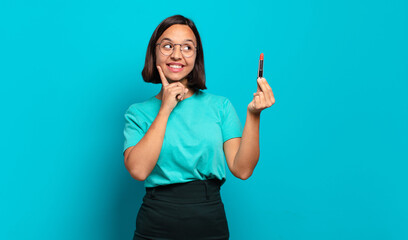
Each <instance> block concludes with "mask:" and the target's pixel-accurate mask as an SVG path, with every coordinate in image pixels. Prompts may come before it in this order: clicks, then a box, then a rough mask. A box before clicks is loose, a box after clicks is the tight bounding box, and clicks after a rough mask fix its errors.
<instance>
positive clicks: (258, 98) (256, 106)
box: [248, 53, 275, 115]
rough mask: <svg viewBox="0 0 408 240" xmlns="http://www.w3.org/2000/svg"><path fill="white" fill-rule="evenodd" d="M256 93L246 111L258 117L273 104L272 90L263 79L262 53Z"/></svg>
mask: <svg viewBox="0 0 408 240" xmlns="http://www.w3.org/2000/svg"><path fill="white" fill-rule="evenodd" d="M257 83H258V84H257V85H258V87H257V92H256V93H254V98H253V100H252V101H251V102H250V103H249V104H248V111H249V112H250V113H253V114H257V115H259V114H260V113H261V111H262V110H264V109H266V108H269V107H270V106H272V105H273V104H274V103H275V97H274V96H273V92H272V88H271V87H270V86H269V84H268V82H267V81H266V79H265V78H263V53H262V54H261V57H260V60H259V70H258V79H257Z"/></svg>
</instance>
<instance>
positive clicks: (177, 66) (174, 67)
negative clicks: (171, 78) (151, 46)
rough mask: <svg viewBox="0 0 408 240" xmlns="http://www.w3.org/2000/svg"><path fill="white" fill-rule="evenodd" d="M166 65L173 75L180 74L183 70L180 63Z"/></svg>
mask: <svg viewBox="0 0 408 240" xmlns="http://www.w3.org/2000/svg"><path fill="white" fill-rule="evenodd" d="M166 65H167V67H168V68H169V70H170V71H172V72H175V73H177V72H181V71H182V70H183V68H184V65H183V64H181V63H169V64H166Z"/></svg>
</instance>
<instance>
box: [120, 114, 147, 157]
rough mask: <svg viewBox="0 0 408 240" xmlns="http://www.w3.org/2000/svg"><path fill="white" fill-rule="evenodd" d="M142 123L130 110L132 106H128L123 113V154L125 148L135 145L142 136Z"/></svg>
mask: <svg viewBox="0 0 408 240" xmlns="http://www.w3.org/2000/svg"><path fill="white" fill-rule="evenodd" d="M141 126H142V123H141V121H140V120H139V119H138V117H137V116H136V114H135V112H134V111H132V107H129V108H128V110H127V111H126V113H125V128H124V130H123V135H124V136H125V142H124V148H123V154H125V151H126V149H128V148H129V147H132V146H134V145H136V144H137V143H138V142H139V141H140V140H141V139H142V138H143V136H144V134H145V132H144V131H143V129H142V127H141Z"/></svg>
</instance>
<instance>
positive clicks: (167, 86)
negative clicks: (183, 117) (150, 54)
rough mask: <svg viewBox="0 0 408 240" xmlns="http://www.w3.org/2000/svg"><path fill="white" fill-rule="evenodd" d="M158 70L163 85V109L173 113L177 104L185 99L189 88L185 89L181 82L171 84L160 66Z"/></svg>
mask: <svg viewBox="0 0 408 240" xmlns="http://www.w3.org/2000/svg"><path fill="white" fill-rule="evenodd" d="M157 70H158V71H159V75H160V79H161V82H162V84H163V89H162V93H163V95H162V105H161V108H164V109H166V110H168V111H169V112H171V111H173V109H174V108H175V107H176V105H177V103H178V102H179V101H182V100H183V99H184V95H186V94H187V92H188V88H186V87H184V85H183V84H181V83H180V82H174V83H169V82H168V81H167V78H166V76H164V73H163V70H162V69H161V67H160V66H157Z"/></svg>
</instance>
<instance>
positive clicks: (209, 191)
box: [145, 179, 222, 203]
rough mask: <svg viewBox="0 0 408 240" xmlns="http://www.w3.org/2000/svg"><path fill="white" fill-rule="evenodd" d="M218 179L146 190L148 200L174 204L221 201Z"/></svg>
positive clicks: (220, 182) (219, 181)
mask: <svg viewBox="0 0 408 240" xmlns="http://www.w3.org/2000/svg"><path fill="white" fill-rule="evenodd" d="M221 185H222V181H221V180H218V179H208V180H195V181H191V182H186V183H175V184H169V185H164V186H158V187H150V188H146V196H145V198H147V199H156V200H162V201H166V202H173V203H200V202H207V201H215V200H221V195H220V187H221Z"/></svg>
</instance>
